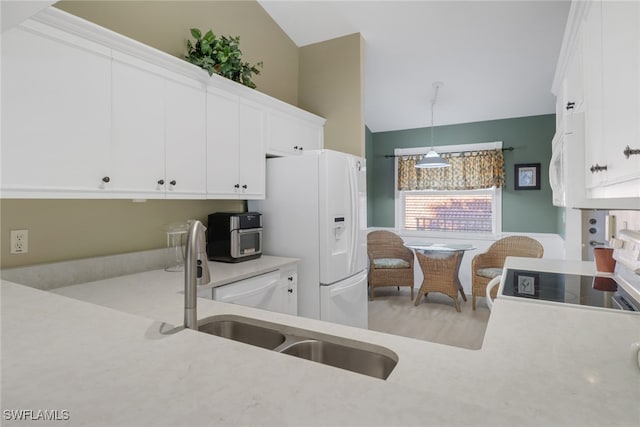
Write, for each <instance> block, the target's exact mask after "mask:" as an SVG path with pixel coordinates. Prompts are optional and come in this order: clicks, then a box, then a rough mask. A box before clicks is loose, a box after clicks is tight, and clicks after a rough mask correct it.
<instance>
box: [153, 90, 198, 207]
mask: <svg viewBox="0 0 640 427" xmlns="http://www.w3.org/2000/svg"><path fill="white" fill-rule="evenodd" d="M165 116H166V120H165V149H166V150H165V178H164V187H165V190H166V198H167V199H204V198H206V195H207V132H206V124H207V122H206V92H205V90H204V88H203V87H202V86H200V85H199V84H197V83H196V82H190V81H184V82H178V81H175V80H172V79H167V80H166V81H165Z"/></svg>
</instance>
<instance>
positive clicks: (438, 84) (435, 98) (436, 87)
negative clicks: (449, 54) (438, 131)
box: [431, 82, 441, 151]
mask: <svg viewBox="0 0 640 427" xmlns="http://www.w3.org/2000/svg"><path fill="white" fill-rule="evenodd" d="M440 85H441V83H440V82H436V83H434V84H433V87H434V88H435V93H434V94H433V98H432V99H431V151H433V140H434V138H433V108H434V107H435V105H436V101H437V100H438V90H440Z"/></svg>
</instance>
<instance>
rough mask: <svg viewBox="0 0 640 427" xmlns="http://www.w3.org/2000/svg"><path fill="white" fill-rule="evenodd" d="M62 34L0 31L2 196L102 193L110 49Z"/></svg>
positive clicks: (106, 160) (106, 158) (106, 154)
mask: <svg viewBox="0 0 640 427" xmlns="http://www.w3.org/2000/svg"><path fill="white" fill-rule="evenodd" d="M36 29H37V28H36ZM56 35H57V34H54V35H50V34H48V33H46V34H45V33H39V32H37V31H32V30H31V29H26V28H25V27H23V26H22V27H19V28H13V29H11V30H8V31H6V32H5V33H3V34H2V156H1V158H2V160H1V161H2V166H1V168H2V172H1V177H2V180H1V183H2V187H1V189H2V197H67V198H77V197H101V195H103V194H104V190H103V189H102V186H103V184H104V183H103V181H102V178H103V177H105V176H107V175H108V174H109V173H110V172H109V169H108V166H109V138H110V116H111V100H110V98H111V78H110V69H111V65H110V59H109V55H110V50H109V49H106V48H104V47H102V46H99V45H95V44H93V43H91V42H88V41H85V40H82V39H79V38H76V37H74V36H71V35H68V34H64V35H63V36H64V40H65V41H64V42H63V41H62V40H60V39H58V38H56V37H55V36H56Z"/></svg>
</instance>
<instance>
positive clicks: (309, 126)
mask: <svg viewBox="0 0 640 427" xmlns="http://www.w3.org/2000/svg"><path fill="white" fill-rule="evenodd" d="M323 125H324V119H322V118H321V117H318V116H315V115H313V114H311V113H308V112H306V111H303V110H300V109H299V108H297V107H294V106H291V105H288V104H286V103H284V102H282V101H278V100H276V99H274V98H271V97H269V96H267V95H265V94H262V93H260V92H257V91H254V90H251V89H249V88H246V87H244V86H242V85H240V84H238V83H235V82H232V81H230V80H227V79H225V78H222V77H220V76H217V75H214V76H208V75H207V73H206V72H204V71H203V70H201V69H200V68H198V67H196V66H195V65H192V64H189V63H187V62H186V61H183V60H181V59H179V58H176V57H174V56H171V55H169V54H166V53H164V52H160V51H158V50H156V49H153V48H150V47H148V46H145V45H143V44H141V43H138V42H135V41H132V40H130V39H128V38H126V37H124V36H121V35H118V34H116V33H113V32H112V31H108V30H106V29H104V28H102V27H99V26H97V25H95V24H92V23H89V22H87V21H84V20H82V19H80V18H77V17H75V16H73V15H70V14H68V13H66V12H63V11H61V10H58V9H55V8H48V9H45V10H43V11H41V12H39V13H38V14H37V15H34V16H33V17H32V18H30V19H28V20H26V21H25V22H23V23H21V24H20V25H18V26H17V27H15V28H12V29H9V30H6V31H5V32H3V34H2V147H1V148H2V152H1V156H0V159H1V160H0V161H1V166H2V170H1V171H0V173H1V182H0V191H1V194H0V196H1V197H5V198H9V197H23V198H135V199H139V198H152V199H160V198H171V199H204V198H218V199H260V198H264V197H265V165H266V163H265V157H266V155H267V150H268V154H270V155H288V154H301V153H302V152H303V151H304V150H313V149H320V148H322V147H323Z"/></svg>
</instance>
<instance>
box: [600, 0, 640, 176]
mask: <svg viewBox="0 0 640 427" xmlns="http://www.w3.org/2000/svg"><path fill="white" fill-rule="evenodd" d="M638 9H640V2H637V1H629V2H622V1H604V2H602V52H603V58H602V64H603V70H602V77H603V89H604V90H603V125H604V134H605V137H604V141H603V142H602V145H603V146H604V147H606V154H607V157H606V158H607V161H606V166H607V177H606V178H607V179H606V184H615V183H619V182H624V181H628V180H631V179H634V178H640V155H636V156H630V157H629V158H626V157H625V155H624V151H625V147H626V146H629V147H630V148H640V133H639V123H640V105H639V104H640V96H639V95H638V94H639V91H638V86H639V84H640V67H639V64H638V61H639V60H640V56H639V54H638V51H639V50H638V45H639V44H640V28H639V27H640V20H639V18H638V16H639V12H638Z"/></svg>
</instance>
